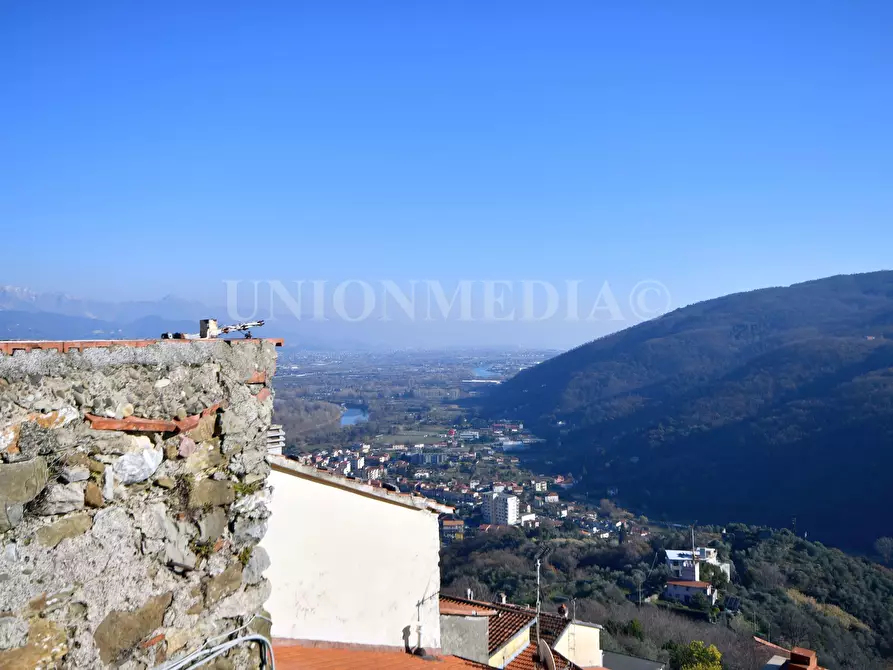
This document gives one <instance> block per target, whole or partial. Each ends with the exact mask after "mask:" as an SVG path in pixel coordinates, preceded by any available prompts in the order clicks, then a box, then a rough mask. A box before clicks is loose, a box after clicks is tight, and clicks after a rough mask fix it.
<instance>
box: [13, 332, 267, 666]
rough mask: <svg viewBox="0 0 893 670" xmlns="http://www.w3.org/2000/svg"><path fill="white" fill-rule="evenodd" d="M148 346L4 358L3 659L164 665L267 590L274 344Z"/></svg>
mask: <svg viewBox="0 0 893 670" xmlns="http://www.w3.org/2000/svg"><path fill="white" fill-rule="evenodd" d="M135 344H137V343H129V345H124V346H122V345H118V346H106V347H99V348H85V349H84V350H83V351H76V350H75V349H72V348H69V347H65V348H64V349H63V351H64V352H65V353H62V351H39V350H35V351H31V352H18V353H16V354H15V355H12V356H8V355H3V354H0V668H34V667H64V668H93V667H106V666H115V667H123V668H144V667H154V666H155V665H157V664H159V663H162V662H164V661H165V660H166V659H171V658H175V657H177V656H180V655H183V654H185V653H187V652H189V651H192V650H194V649H195V648H197V647H199V646H201V644H202V643H203V642H205V640H207V639H208V638H211V637H214V636H216V635H218V634H220V633H225V632H227V631H229V630H232V629H233V628H236V627H237V626H239V625H241V624H242V623H244V622H246V621H247V620H248V619H249V618H250V617H251V616H252V615H253V614H255V613H258V612H260V611H262V607H263V604H264V602H265V601H266V599H267V597H268V595H269V592H270V588H269V582H268V581H267V580H265V579H264V578H263V576H262V572H263V571H264V570H265V569H266V567H267V565H268V563H269V560H268V558H267V556H266V553H265V552H264V550H263V549H262V548H260V547H256V545H257V543H258V541H259V540H260V539H261V537H263V535H264V533H265V531H266V525H267V522H266V518H267V516H268V515H269V510H268V501H269V489H268V488H267V487H266V479H267V475H268V474H269V465H268V464H267V463H266V461H265V455H266V437H267V435H266V434H267V429H268V428H269V425H270V420H271V416H272V411H273V399H272V387H271V383H272V377H273V373H274V370H275V358H276V356H275V347H274V344H273V343H271V342H269V341H264V340H240V341H234V342H227V341H211V342H188V343H187V342H177V341H173V342H156V343H142V345H141V346H134V345H135ZM263 624H265V622H263V621H262V620H260V619H256V620H255V622H254V624H253V625H252V628H255V629H256V630H257V629H260V630H261V631H262V632H264V633H265V634H266V633H268V629H267V630H266V631H264V630H263V627H264V626H263ZM266 626H269V624H266ZM257 658H258V651H257V647H256V645H255V646H252V647H247V646H246V647H245V648H244V649H241V650H240V651H238V652H235V653H234V654H232V655H231V656H230V657H229V658H228V659H222V660H221V662H219V663H218V666H217V667H232V666H235V667H250V666H251V665H254V664H256V659H257ZM211 667H213V665H212V666H211Z"/></svg>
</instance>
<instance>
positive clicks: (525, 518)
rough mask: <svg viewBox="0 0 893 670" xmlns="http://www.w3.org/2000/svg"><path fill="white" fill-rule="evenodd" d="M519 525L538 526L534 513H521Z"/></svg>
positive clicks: (526, 526)
mask: <svg viewBox="0 0 893 670" xmlns="http://www.w3.org/2000/svg"><path fill="white" fill-rule="evenodd" d="M520 521H521V526H523V527H524V528H538V527H539V522H538V521H537V520H536V514H533V513H530V512H528V513H527V514H522V515H521V519H520Z"/></svg>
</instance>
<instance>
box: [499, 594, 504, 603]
mask: <svg viewBox="0 0 893 670" xmlns="http://www.w3.org/2000/svg"><path fill="white" fill-rule="evenodd" d="M499 602H500V603H502V604H503V605H505V603H506V599H505V594H504V593H500V594H499Z"/></svg>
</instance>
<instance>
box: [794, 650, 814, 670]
mask: <svg viewBox="0 0 893 670" xmlns="http://www.w3.org/2000/svg"><path fill="white" fill-rule="evenodd" d="M786 667H789V668H791V669H792V670H814V669H815V668H818V658H817V656H816V653H815V652H814V651H813V650H812V649H804V648H803V647H794V648H793V649H791V660H790V661H788V663H787V666H786Z"/></svg>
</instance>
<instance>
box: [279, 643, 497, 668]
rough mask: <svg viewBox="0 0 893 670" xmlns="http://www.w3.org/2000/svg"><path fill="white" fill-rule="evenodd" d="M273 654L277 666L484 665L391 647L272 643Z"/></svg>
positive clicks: (410, 666) (473, 666) (442, 666)
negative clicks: (343, 647) (418, 654)
mask: <svg viewBox="0 0 893 670" xmlns="http://www.w3.org/2000/svg"><path fill="white" fill-rule="evenodd" d="M273 655H274V657H275V660H276V667H277V668H278V669H279V670H342V669H343V670H355V669H356V668H378V669H379V670H422V669H427V670H469V669H471V668H474V669H481V670H483V669H484V668H487V666H486V665H483V664H481V663H475V662H474V661H466V660H465V659H463V658H458V657H456V656H438V657H437V658H434V659H430V660H426V659H424V658H421V657H419V656H412V655H410V654H405V653H402V652H395V651H366V650H358V649H325V648H314V647H300V646H274V647H273Z"/></svg>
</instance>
